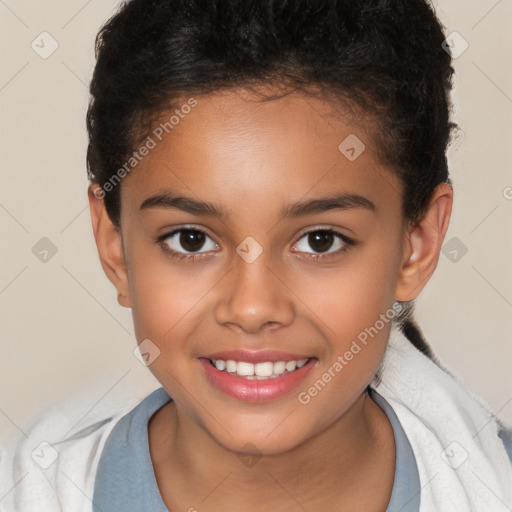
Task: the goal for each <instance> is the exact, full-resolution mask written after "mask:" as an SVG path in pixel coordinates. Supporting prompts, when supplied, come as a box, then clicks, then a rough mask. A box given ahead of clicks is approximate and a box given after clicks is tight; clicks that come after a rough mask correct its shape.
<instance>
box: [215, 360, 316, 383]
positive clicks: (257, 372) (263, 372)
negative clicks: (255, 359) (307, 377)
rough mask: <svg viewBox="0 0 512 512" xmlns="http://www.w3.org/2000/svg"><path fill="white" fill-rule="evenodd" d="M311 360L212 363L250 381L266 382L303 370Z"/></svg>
mask: <svg viewBox="0 0 512 512" xmlns="http://www.w3.org/2000/svg"><path fill="white" fill-rule="evenodd" d="M308 361H309V359H307V358H306V359H301V360H299V361H276V362H272V361H265V362H263V363H256V364H253V363H248V362H246V361H233V360H232V359H229V360H227V361H223V360H222V359H217V360H215V361H212V362H213V364H214V366H215V368H217V370H220V371H225V372H227V373H236V374H237V375H240V376H241V377H246V378H247V379H249V380H265V379H267V378H271V379H272V378H275V377H278V376H279V375H282V374H283V373H285V372H288V373H290V372H293V371H294V370H296V369H298V368H302V367H303V366H304V365H305V364H306V363H307V362H308Z"/></svg>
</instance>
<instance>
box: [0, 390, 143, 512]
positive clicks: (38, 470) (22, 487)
mask: <svg viewBox="0 0 512 512" xmlns="http://www.w3.org/2000/svg"><path fill="white" fill-rule="evenodd" d="M84 401H85V403H87V398H85V399H84V397H83V396H76V395H74V396H73V397H71V398H69V399H67V400H66V401H65V402H64V401H63V402H59V403H58V404H55V405H53V406H52V407H49V408H47V409H46V410H45V411H44V412H43V413H42V414H39V415H38V416H37V417H36V418H34V419H33V420H32V421H31V424H30V425H29V426H28V427H27V428H24V429H23V432H22V433H21V434H20V435H19V437H17V438H16V439H13V440H12V441H11V442H10V443H9V445H8V446H7V448H6V451H7V453H6V455H5V457H4V460H3V461H2V464H1V466H2V468H1V472H2V474H1V475H0V476H1V477H2V480H3V481H4V482H7V485H8V486H9V489H7V491H8V495H7V496H6V500H5V502H3V503H2V506H5V507H7V508H6V509H5V510H6V511H9V510H20V511H21V510H22V511H24V512H32V511H34V512H36V511H37V512H39V511H41V510H55V511H58V510H61V511H68V510H69V511H73V512H82V511H86V510H87V511H90V509H91V499H90V498H89V497H92V492H93V488H94V479H95V476H96V470H97V466H98V462H99V459H100V456H101V452H102V450H103V447H104V445H105V441H106V440H107V438H108V436H109V434H110V433H111V431H112V429H113V428H114V427H115V425H116V424H117V423H118V422H119V421H120V420H121V419H122V418H123V417H124V416H125V415H126V414H128V413H129V412H130V411H131V410H132V409H133V408H134V407H136V406H137V404H138V403H140V401H141V398H140V397H130V398H122V399H120V398H117V399H112V400H104V401H103V403H100V404H96V406H95V407H93V408H92V409H91V410H89V411H88V412H87V409H86V410H85V413H84ZM2 501H3V500H2ZM10 505H11V506H12V509H11V508H9V506H10ZM0 510H2V511H3V510H4V509H2V508H1V507H0Z"/></svg>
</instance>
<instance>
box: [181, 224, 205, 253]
mask: <svg viewBox="0 0 512 512" xmlns="http://www.w3.org/2000/svg"><path fill="white" fill-rule="evenodd" d="M204 237H205V234H204V233H201V232H200V231H194V230H192V229H184V230H183V231H182V232H181V235H180V244H181V246H182V247H183V248H184V249H185V250H187V251H189V252H194V251H197V250H198V249H200V248H201V246H202V245H203V244H204Z"/></svg>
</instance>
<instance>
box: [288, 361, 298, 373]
mask: <svg viewBox="0 0 512 512" xmlns="http://www.w3.org/2000/svg"><path fill="white" fill-rule="evenodd" d="M296 366H297V361H288V362H287V363H286V366H285V368H286V369H287V370H288V371H289V372H293V370H295V367H296Z"/></svg>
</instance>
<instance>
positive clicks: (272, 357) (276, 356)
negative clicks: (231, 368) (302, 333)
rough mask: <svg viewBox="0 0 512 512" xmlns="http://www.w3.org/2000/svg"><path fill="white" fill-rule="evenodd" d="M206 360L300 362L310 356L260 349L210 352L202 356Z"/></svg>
mask: <svg viewBox="0 0 512 512" xmlns="http://www.w3.org/2000/svg"><path fill="white" fill-rule="evenodd" d="M201 357H204V358H206V359H211V360H213V361H216V360H217V359H222V360H223V361H228V360H232V361H245V362H247V363H265V362H272V363H275V362H277V361H300V360H301V359H310V358H311V357H312V356H307V355H303V354H292V353H290V352H282V351H280V350H273V349H262V350H257V351H251V350H242V349H237V350H227V351H223V352H212V353H211V354H206V355H204V356H201Z"/></svg>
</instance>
